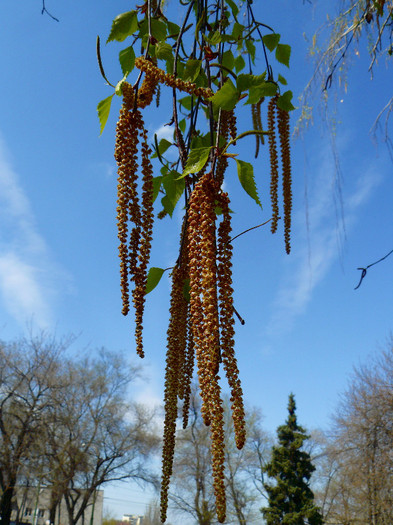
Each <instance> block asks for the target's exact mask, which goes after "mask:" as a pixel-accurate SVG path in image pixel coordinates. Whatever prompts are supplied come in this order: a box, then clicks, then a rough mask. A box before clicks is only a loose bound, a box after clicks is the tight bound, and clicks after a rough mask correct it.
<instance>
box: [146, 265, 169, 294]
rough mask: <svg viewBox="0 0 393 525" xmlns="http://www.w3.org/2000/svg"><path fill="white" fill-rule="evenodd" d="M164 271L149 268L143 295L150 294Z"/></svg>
mask: <svg viewBox="0 0 393 525" xmlns="http://www.w3.org/2000/svg"><path fill="white" fill-rule="evenodd" d="M164 272H165V270H164V269H163V268H155V267H154V266H153V267H152V268H149V271H148V273H147V282H146V288H145V294H148V293H150V292H151V291H152V290H154V288H155V287H156V286H157V284H158V283H159V282H160V281H161V277H162V276H163V275H164Z"/></svg>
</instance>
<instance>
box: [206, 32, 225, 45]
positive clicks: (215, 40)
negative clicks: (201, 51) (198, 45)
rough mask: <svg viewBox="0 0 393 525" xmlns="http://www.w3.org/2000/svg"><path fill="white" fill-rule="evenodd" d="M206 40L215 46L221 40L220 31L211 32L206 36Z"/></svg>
mask: <svg viewBox="0 0 393 525" xmlns="http://www.w3.org/2000/svg"><path fill="white" fill-rule="evenodd" d="M206 41H207V42H209V43H210V44H212V45H213V46H216V45H217V44H219V43H220V42H221V33H220V31H218V30H217V31H214V33H210V34H209V36H208V37H206Z"/></svg>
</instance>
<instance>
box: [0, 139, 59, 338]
mask: <svg viewBox="0 0 393 525" xmlns="http://www.w3.org/2000/svg"><path fill="white" fill-rule="evenodd" d="M8 157H9V155H8V152H7V149H6V146H5V144H4V141H3V139H2V138H1V137H0V300H1V301H2V303H3V308H4V309H5V310H6V311H7V313H8V314H9V315H11V316H12V317H14V318H15V319H16V320H17V321H18V322H19V323H21V324H25V323H26V321H27V320H31V319H33V320H34V323H35V324H36V325H37V326H38V327H39V328H47V327H48V326H50V325H51V324H52V319H51V306H50V302H51V301H50V295H51V291H50V288H51V287H50V286H49V280H53V273H54V269H53V268H54V267H53V264H52V263H51V261H50V256H49V250H48V247H47V245H46V243H45V240H44V239H43V237H42V235H40V233H39V232H38V229H37V226H36V221H35V218H34V215H33V212H32V209H31V206H30V203H29V200H28V198H27V197H26V194H25V192H24V190H23V188H22V186H21V184H20V181H19V178H18V175H17V174H16V172H15V171H14V169H13V167H12V165H11V162H10V161H9V158H8Z"/></svg>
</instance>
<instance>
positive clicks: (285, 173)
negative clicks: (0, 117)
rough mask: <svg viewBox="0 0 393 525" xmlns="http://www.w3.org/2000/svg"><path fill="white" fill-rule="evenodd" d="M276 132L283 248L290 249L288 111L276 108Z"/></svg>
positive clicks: (290, 192)
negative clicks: (279, 154)
mask: <svg viewBox="0 0 393 525" xmlns="http://www.w3.org/2000/svg"><path fill="white" fill-rule="evenodd" d="M277 113H278V134H279V136H280V144H281V165H282V192H283V200H284V236H285V237H284V238H285V250H286V252H287V253H290V251H291V212H292V175H291V150H290V140H289V113H288V111H284V110H283V109H281V108H277Z"/></svg>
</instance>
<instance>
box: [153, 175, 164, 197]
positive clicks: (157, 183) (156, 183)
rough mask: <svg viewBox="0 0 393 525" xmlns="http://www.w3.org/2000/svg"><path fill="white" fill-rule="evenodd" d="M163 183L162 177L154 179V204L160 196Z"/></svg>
mask: <svg viewBox="0 0 393 525" xmlns="http://www.w3.org/2000/svg"><path fill="white" fill-rule="evenodd" d="M161 182H162V177H161V176H160V175H158V177H153V202H155V200H156V199H157V197H158V194H159V193H160V189H161Z"/></svg>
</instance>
